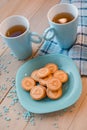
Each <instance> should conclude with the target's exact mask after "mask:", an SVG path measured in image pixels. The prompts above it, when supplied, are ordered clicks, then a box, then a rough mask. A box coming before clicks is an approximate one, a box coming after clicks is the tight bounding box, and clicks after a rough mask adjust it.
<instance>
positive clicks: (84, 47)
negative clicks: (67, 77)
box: [38, 0, 87, 76]
mask: <svg viewBox="0 0 87 130" xmlns="http://www.w3.org/2000/svg"><path fill="white" fill-rule="evenodd" d="M62 2H64V3H72V4H74V5H75V6H77V8H78V10H79V24H78V31H77V40H76V43H75V44H74V45H73V46H72V47H71V48H70V49H68V50H63V49H61V48H60V47H59V45H58V43H57V42H56V41H55V38H54V39H53V40H51V41H45V42H44V44H43V45H42V47H41V48H40V50H39V51H38V55H40V56H41V55H44V54H49V53H61V54H64V55H67V56H69V57H71V58H72V59H73V60H74V61H75V63H76V65H77V66H78V69H79V71H80V74H81V76H87V0H62Z"/></svg>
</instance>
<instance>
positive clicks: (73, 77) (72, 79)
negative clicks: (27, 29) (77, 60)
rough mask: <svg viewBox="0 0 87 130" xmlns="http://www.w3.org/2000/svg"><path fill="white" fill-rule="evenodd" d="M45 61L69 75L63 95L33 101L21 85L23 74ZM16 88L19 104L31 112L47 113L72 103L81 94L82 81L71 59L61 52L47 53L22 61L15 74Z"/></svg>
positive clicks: (28, 72) (38, 66)
mask: <svg viewBox="0 0 87 130" xmlns="http://www.w3.org/2000/svg"><path fill="white" fill-rule="evenodd" d="M47 63H55V64H57V65H58V66H59V69H62V70H64V71H65V72H67V73H68V75H69V80H68V82H67V83H65V84H64V85H63V96H62V97H61V98H60V99H57V100H51V99H49V98H45V99H43V100H40V101H35V100H33V99H32V98H31V96H30V94H29V92H26V91H24V90H23V89H22V87H21V81H22V79H23V78H24V77H25V75H26V74H27V75H30V74H31V72H32V71H33V70H35V69H39V68H41V67H43V66H44V65H46V64H47ZM16 90H17V95H18V98H19V102H20V103H21V105H22V106H23V107H24V108H25V109H26V110H28V111H30V112H33V113H49V112H54V111H58V110H61V109H64V108H67V107H69V106H71V105H72V104H74V103H75V102H76V101H77V100H78V98H79V97H80V95H81V92H82V83H81V77H80V74H79V72H78V69H77V67H76V65H75V64H74V62H73V60H72V59H70V58H69V57H67V56H64V55H61V54H49V55H44V56H38V57H37V58H34V59H32V60H29V61H27V62H26V63H24V64H23V65H22V66H21V67H20V68H19V70H18V72H17V75H16Z"/></svg>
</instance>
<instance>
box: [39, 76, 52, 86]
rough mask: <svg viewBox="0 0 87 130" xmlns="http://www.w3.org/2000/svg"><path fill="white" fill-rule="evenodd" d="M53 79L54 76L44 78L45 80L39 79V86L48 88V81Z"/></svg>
mask: <svg viewBox="0 0 87 130" xmlns="http://www.w3.org/2000/svg"><path fill="white" fill-rule="evenodd" d="M51 78H52V74H49V75H48V76H47V77H45V78H43V79H39V84H41V85H43V86H46V85H47V81H48V80H49V79H51Z"/></svg>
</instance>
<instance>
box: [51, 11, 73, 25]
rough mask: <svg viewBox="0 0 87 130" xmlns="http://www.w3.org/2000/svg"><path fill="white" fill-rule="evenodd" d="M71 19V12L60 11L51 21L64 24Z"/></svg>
mask: <svg viewBox="0 0 87 130" xmlns="http://www.w3.org/2000/svg"><path fill="white" fill-rule="evenodd" d="M73 19H74V16H73V15H72V14H70V13H66V12H62V13H59V14H56V15H55V16H54V17H53V19H52V21H53V22H55V23H58V24H65V23H68V22H70V21H72V20H73Z"/></svg>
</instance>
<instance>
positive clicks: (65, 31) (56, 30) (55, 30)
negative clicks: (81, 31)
mask: <svg viewBox="0 0 87 130" xmlns="http://www.w3.org/2000/svg"><path fill="white" fill-rule="evenodd" d="M62 12H66V13H70V14H72V15H73V16H74V19H73V20H72V21H70V22H67V23H62V24H59V23H55V22H53V21H52V19H53V17H54V16H55V15H57V14H60V13H62ZM47 18H48V21H49V25H50V27H49V28H47V29H46V30H45V32H44V34H43V37H44V39H45V40H51V39H52V37H55V41H56V42H57V43H58V44H59V45H60V47H61V48H62V49H69V48H70V47H71V46H72V45H73V44H74V43H75V41H76V38H77V26H78V9H77V7H76V6H74V5H73V4H66V3H61V4H56V5H55V6H53V7H52V8H51V9H50V10H49V11H48V14H47Z"/></svg>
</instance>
